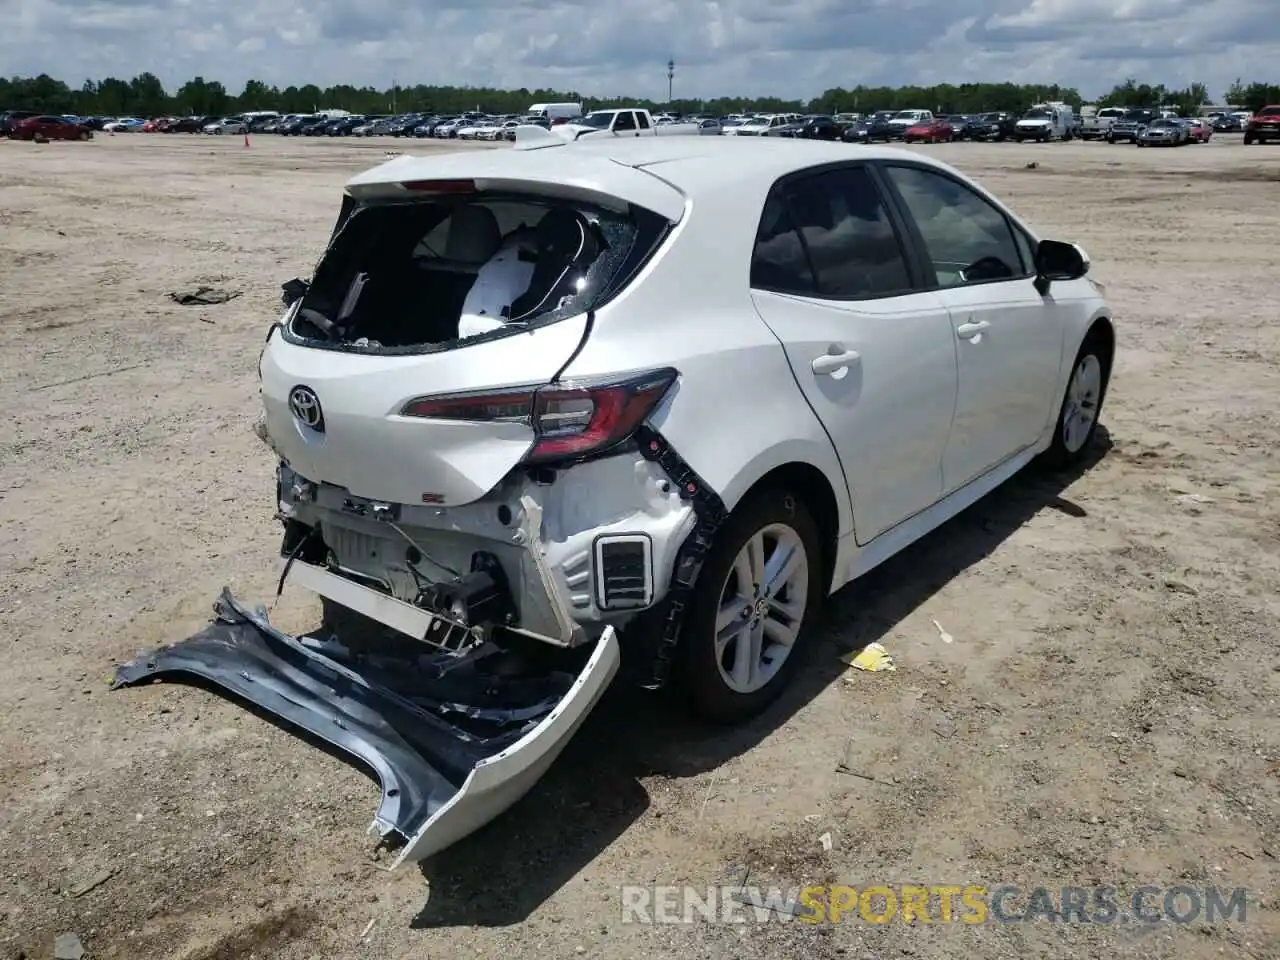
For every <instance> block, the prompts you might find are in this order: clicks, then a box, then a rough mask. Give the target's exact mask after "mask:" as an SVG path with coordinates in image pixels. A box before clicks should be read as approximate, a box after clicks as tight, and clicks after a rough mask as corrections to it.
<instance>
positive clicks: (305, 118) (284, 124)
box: [276, 113, 324, 137]
mask: <svg viewBox="0 0 1280 960" xmlns="http://www.w3.org/2000/svg"><path fill="white" fill-rule="evenodd" d="M322 119H324V118H323V117H321V116H319V115H318V114H314V113H307V114H299V115H297V116H293V117H285V118H284V119H283V120H281V121H280V125H279V126H277V127H276V134H277V135H279V136H281V137H296V136H299V135H301V133H302V130H303V128H304V127H308V126H310V125H311V124H313V123H317V122H319V121H320V120H322Z"/></svg>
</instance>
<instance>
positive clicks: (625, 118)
mask: <svg viewBox="0 0 1280 960" xmlns="http://www.w3.org/2000/svg"><path fill="white" fill-rule="evenodd" d="M551 130H552V132H553V133H556V134H558V135H559V136H562V137H565V138H566V139H569V140H581V139H582V138H583V137H601V136H614V137H646V136H647V137H657V136H663V137H665V136H671V135H672V134H693V135H698V134H701V133H702V132H703V130H702V126H701V124H697V123H658V122H656V121H655V120H654V119H653V117H652V116H650V114H649V111H648V110H642V109H641V108H639V107H623V108H620V109H613V110H592V111H591V112H590V113H588V114H587V115H586V116H585V117H579V118H578V119H576V120H570V121H569V122H568V123H562V124H559V125H557V126H554V127H552V128H551ZM708 132H710V131H708Z"/></svg>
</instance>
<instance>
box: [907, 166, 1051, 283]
mask: <svg viewBox="0 0 1280 960" xmlns="http://www.w3.org/2000/svg"><path fill="white" fill-rule="evenodd" d="M884 169H885V172H886V173H887V174H888V176H889V179H890V180H891V181H892V182H893V185H894V186H895V187H896V188H897V190H898V193H899V194H900V195H901V196H902V200H903V202H904V203H905V204H906V207H907V210H908V212H909V213H910V214H911V218H912V219H913V220H914V221H915V224H916V228H917V229H918V230H919V232H920V237H921V239H922V240H923V241H924V247H925V255H926V256H927V257H928V259H929V260H930V262H931V263H932V264H933V270H934V273H935V274H936V276H937V282H938V286H940V287H954V286H962V285H965V284H971V283H985V282H989V281H992V280H1012V279H1015V278H1018V277H1025V276H1027V275H1028V270H1027V269H1026V268H1024V266H1023V263H1022V257H1021V256H1020V255H1019V251H1018V245H1017V242H1016V241H1015V240H1014V236H1013V229H1012V228H1011V227H1010V225H1009V221H1008V219H1007V218H1006V217H1005V215H1004V214H1003V213H1002V212H1001V211H1000V210H998V209H996V207H994V206H992V205H991V204H990V203H989V202H988V201H986V200H985V199H983V198H982V197H980V196H979V195H978V194H977V193H975V192H974V191H973V190H971V189H970V188H969V187H967V186H965V185H964V184H962V183H960V182H958V181H956V180H953V179H951V178H950V177H947V176H944V175H942V174H940V173H934V172H933V171H930V170H923V169H921V168H920V167H905V166H892V165H890V166H886V167H885V168H884Z"/></svg>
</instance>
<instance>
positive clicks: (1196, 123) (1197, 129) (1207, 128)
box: [1186, 117, 1213, 143]
mask: <svg viewBox="0 0 1280 960" xmlns="http://www.w3.org/2000/svg"><path fill="white" fill-rule="evenodd" d="M1186 123H1187V128H1188V131H1189V132H1190V134H1191V142H1192V143H1208V142H1209V140H1210V139H1211V138H1212V137H1213V124H1212V123H1210V122H1209V121H1208V120H1206V119H1204V118H1202V117H1193V118H1192V119H1190V120H1188V121H1186Z"/></svg>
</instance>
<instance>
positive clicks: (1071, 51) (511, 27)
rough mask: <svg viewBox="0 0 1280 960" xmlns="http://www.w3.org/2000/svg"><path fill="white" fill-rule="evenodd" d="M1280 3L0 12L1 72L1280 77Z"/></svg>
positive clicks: (612, 86)
mask: <svg viewBox="0 0 1280 960" xmlns="http://www.w3.org/2000/svg"><path fill="white" fill-rule="evenodd" d="M1278 3H1280V0H709V2H700V0H679V2H676V0H606V2H600V0H595V2H585V0H584V2H579V0H0V24H3V25H4V29H3V30H0V72H3V73H6V74H22V75H31V74H35V73H40V72H46V73H50V74H52V75H54V76H57V77H59V78H61V79H64V80H66V81H67V82H69V83H71V84H73V85H77V86H78V85H79V83H80V82H81V81H82V80H83V79H84V78H85V77H94V78H101V77H103V76H111V75H114V76H119V77H125V78H127V77H130V76H132V75H134V74H136V73H139V72H141V71H143V70H150V71H152V72H153V73H156V74H158V75H159V76H160V78H161V80H163V81H164V82H165V84H166V85H167V86H169V87H170V88H172V87H176V86H177V85H178V84H179V83H181V82H182V81H183V80H185V79H187V78H189V77H191V76H193V75H196V74H201V75H203V76H204V77H205V78H206V79H211V80H212V79H217V80H221V81H222V82H224V83H225V84H227V86H228V87H229V88H230V89H231V90H232V92H238V91H239V89H240V88H241V87H242V86H243V84H244V81H245V80H246V79H249V78H251V77H253V78H258V79H261V80H265V81H267V82H268V83H274V84H278V85H280V86H285V85H288V84H290V83H295V84H302V83H307V82H315V83H319V84H321V85H322V86H324V85H328V84H333V83H352V84H355V85H357V86H359V85H364V84H372V85H376V86H379V87H388V86H390V85H391V82H392V79H393V77H395V78H398V80H399V82H400V83H402V84H404V83H414V82H423V83H437V84H474V85H489V86H498V87H511V88H518V87H529V88H536V87H542V86H549V87H555V88H557V89H576V90H578V91H579V92H581V93H583V94H586V95H591V94H601V95H615V94H623V95H625V94H635V95H641V96H648V97H651V98H653V99H662V98H664V97H665V95H666V86H667V84H666V61H667V59H668V57H674V59H675V62H676V95H677V96H689V97H713V96H719V95H735V94H743V95H767V94H777V95H780V96H786V97H805V98H807V97H811V96H815V95H817V94H819V93H821V92H822V91H823V90H825V89H827V88H829V87H835V86H854V85H856V84H858V83H860V82H861V83H866V84H882V83H883V84H893V85H897V84H905V83H920V84H928V83H936V82H942V81H950V82H953V83H959V82H963V81H967V80H1012V81H1015V82H1055V81H1056V82H1060V83H1064V84H1068V85H1072V86H1076V87H1078V88H1080V90H1081V92H1082V93H1083V94H1085V95H1086V96H1094V95H1098V94H1101V93H1103V92H1105V91H1106V90H1108V89H1110V87H1111V86H1112V85H1113V84H1115V83H1117V82H1119V81H1122V80H1123V79H1124V78H1125V77H1126V76H1136V77H1138V78H1139V80H1147V81H1149V82H1153V83H1165V84H1167V85H1170V86H1184V85H1186V84H1188V83H1190V82H1193V81H1196V80H1199V81H1202V82H1204V83H1206V84H1208V86H1209V91H1210V95H1211V96H1212V97H1214V98H1219V97H1221V95H1222V92H1223V90H1224V89H1225V87H1226V86H1227V85H1229V84H1230V83H1231V81H1232V80H1234V79H1235V78H1236V77H1237V76H1240V77H1243V78H1244V79H1245V81H1246V82H1249V81H1250V80H1266V81H1268V82H1276V81H1280V17H1278V16H1276V10H1277V4H1278Z"/></svg>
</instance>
